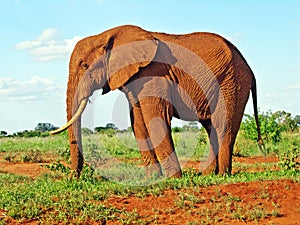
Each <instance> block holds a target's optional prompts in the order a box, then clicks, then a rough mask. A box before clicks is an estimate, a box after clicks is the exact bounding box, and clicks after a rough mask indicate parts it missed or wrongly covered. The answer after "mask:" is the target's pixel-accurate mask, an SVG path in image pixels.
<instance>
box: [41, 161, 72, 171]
mask: <svg viewBox="0 0 300 225" xmlns="http://www.w3.org/2000/svg"><path fill="white" fill-rule="evenodd" d="M45 167H46V168H48V169H49V170H50V171H54V172H61V173H65V174H69V173H70V168H69V167H66V166H65V165H64V164H62V163H61V162H58V163H51V164H50V165H46V166H45Z"/></svg>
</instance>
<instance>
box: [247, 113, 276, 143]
mask: <svg viewBox="0 0 300 225" xmlns="http://www.w3.org/2000/svg"><path fill="white" fill-rule="evenodd" d="M245 117H246V119H245V120H244V121H243V122H242V124H241V130H243V131H244V135H245V137H246V138H247V139H251V140H255V141H257V127H256V123H255V119H254V116H252V115H248V114H245ZM258 119H259V124H260V130H261V135H262V138H263V140H264V141H270V142H272V143H277V142H279V141H280V140H281V132H282V129H281V127H280V125H279V123H278V118H277V116H276V115H275V114H274V113H272V112H270V111H269V112H267V113H259V114H258Z"/></svg>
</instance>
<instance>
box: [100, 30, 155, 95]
mask: <svg viewBox="0 0 300 225" xmlns="http://www.w3.org/2000/svg"><path fill="white" fill-rule="evenodd" d="M157 45H158V44H157V42H156V41H155V40H154V38H153V36H152V35H151V34H150V33H149V32H147V31H145V30H143V29H141V28H139V27H134V26H123V27H119V28H118V30H117V31H116V32H115V33H114V34H113V35H111V36H110V37H109V38H108V42H107V45H106V47H107V51H106V54H107V67H108V68H107V75H108V84H109V87H110V90H115V89H117V88H119V87H121V86H122V85H124V84H125V83H126V82H127V81H128V80H129V79H130V78H131V77H132V76H133V75H134V74H136V73H137V72H138V71H139V69H140V68H142V67H145V66H147V65H149V64H150V63H151V61H152V60H153V58H154V57H155V54H156V50H157Z"/></svg>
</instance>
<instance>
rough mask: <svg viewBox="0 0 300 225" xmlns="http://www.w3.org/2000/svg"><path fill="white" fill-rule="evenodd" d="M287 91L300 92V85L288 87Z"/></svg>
mask: <svg viewBox="0 0 300 225" xmlns="http://www.w3.org/2000/svg"><path fill="white" fill-rule="evenodd" d="M286 90H290V91H292V90H300V84H295V85H292V86H288V87H287V88H286Z"/></svg>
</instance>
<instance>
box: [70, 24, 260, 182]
mask: <svg viewBox="0 0 300 225" xmlns="http://www.w3.org/2000/svg"><path fill="white" fill-rule="evenodd" d="M137 41H139V43H140V46H139V45H135V44H132V45H130V46H129V47H128V48H125V49H126V50H125V52H123V53H122V49H121V51H116V52H114V51H113V50H115V49H118V47H122V46H124V45H126V44H130V43H135V42H137ZM142 41H147V43H146V44H145V45H144V42H142ZM173 44H174V45H175V47H174V46H172V45H173ZM176 46H179V47H181V48H184V49H186V50H187V51H190V52H191V53H192V55H194V56H193V57H196V58H197V57H199V58H200V59H201V60H202V61H203V62H204V64H205V65H195V64H197V63H194V60H193V59H192V58H193V57H192V58H191V57H190V56H189V55H190V54H188V55H186V54H185V53H184V54H183V53H182V52H184V51H183V50H180V51H178V50H176ZM141 57H144V58H143V60H141V59H140V58H141ZM180 57H181V58H180ZM122 60H123V61H124V60H125V61H128V62H137V63H131V65H127V66H121V69H120V70H116V69H115V70H114V68H117V67H118V66H119V67H120V65H122V63H123V64H124V62H123V61H122ZM195 62H197V60H196V61H195ZM180 65H184V66H185V67H186V68H181V67H180ZM203 67H205V68H204V69H203ZM97 89H103V94H105V93H107V92H109V91H112V90H115V89H119V90H121V91H123V92H124V93H125V95H126V97H127V99H128V101H129V106H130V118H131V124H132V128H133V131H134V135H135V137H136V140H137V143H138V146H139V148H140V151H141V155H142V159H143V162H144V165H145V168H146V174H147V175H148V176H151V175H153V174H158V175H162V168H163V169H164V171H165V176H166V177H180V176H181V169H180V165H179V162H178V159H177V156H176V153H175V150H174V144H173V141H172V137H171V126H170V125H171V119H172V117H177V118H181V119H184V120H188V121H199V122H200V123H201V124H202V125H203V126H204V128H205V129H206V131H207V133H208V135H209V137H210V154H209V157H208V159H207V162H206V163H203V164H202V165H201V169H202V172H203V174H209V173H220V174H224V173H229V174H230V173H231V169H232V152H233V146H234V142H235V139H236V135H237V132H238V130H239V127H240V123H241V120H242V116H243V113H244V109H245V105H246V103H247V101H248V98H249V93H250V90H252V96H253V103H254V111H255V116H256V118H257V104H256V83H255V78H254V75H253V73H252V71H251V69H250V68H249V66H248V64H247V62H246V61H245V59H244V58H243V57H242V55H241V53H240V52H239V51H238V50H237V49H236V48H235V47H234V46H233V45H232V44H231V43H229V42H228V41H227V40H225V39H224V38H222V37H220V36H218V35H215V34H211V33H193V34H187V35H168V34H163V33H154V32H148V31H145V30H142V29H141V28H139V27H135V26H121V27H117V28H114V29H111V30H108V31H106V32H104V33H102V34H99V35H96V36H91V37H88V38H85V39H83V40H81V41H79V42H78V43H77V45H76V47H75V49H74V51H73V53H72V56H71V59H70V64H69V81H68V89H67V119H68V121H69V120H70V119H71V118H72V115H73V114H74V113H75V112H76V110H77V109H78V106H79V104H80V102H81V100H82V99H83V98H87V97H89V96H91V95H92V94H93V92H94V91H95V90H97ZM80 123H81V122H80V118H79V119H78V120H77V121H76V122H75V123H73V124H72V125H71V126H70V127H69V128H68V131H69V132H68V133H69V142H70V150H71V162H72V165H71V167H72V168H71V169H72V170H73V171H75V172H76V174H77V176H79V175H80V171H81V170H82V165H83V155H82V143H81V124H80ZM258 131H259V127H258ZM259 139H260V134H259Z"/></svg>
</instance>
